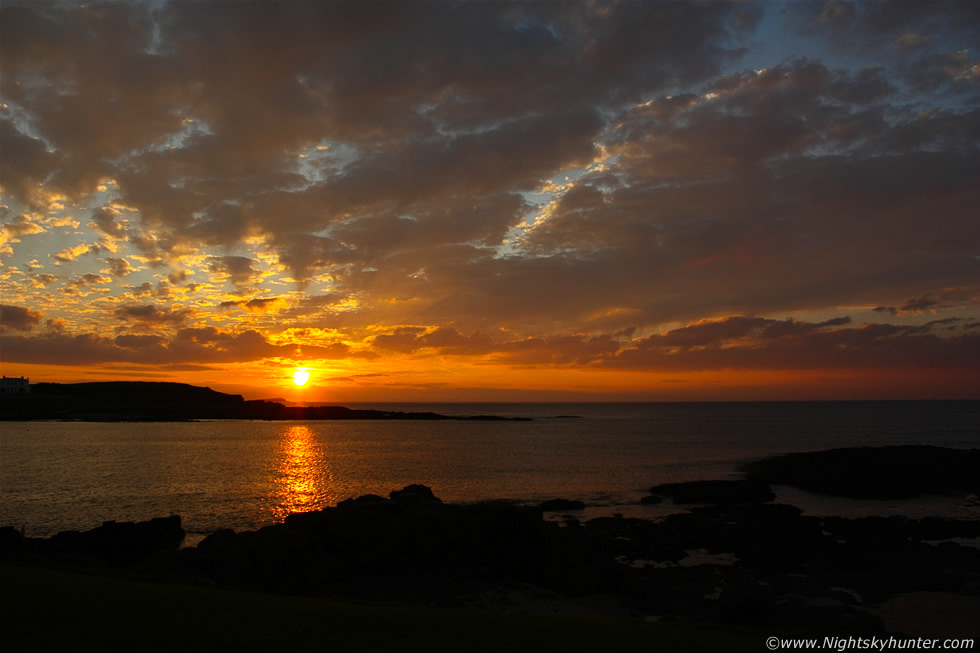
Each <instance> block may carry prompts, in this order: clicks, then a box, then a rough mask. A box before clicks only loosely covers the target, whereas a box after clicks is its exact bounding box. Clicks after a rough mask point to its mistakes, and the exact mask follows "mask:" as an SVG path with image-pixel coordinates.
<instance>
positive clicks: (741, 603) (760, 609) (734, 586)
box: [718, 573, 776, 623]
mask: <svg viewBox="0 0 980 653" xmlns="http://www.w3.org/2000/svg"><path fill="white" fill-rule="evenodd" d="M775 605H776V594H775V592H773V590H772V588H771V587H769V586H768V585H767V584H765V583H762V582H759V581H758V580H756V579H755V578H752V577H751V576H749V575H747V574H744V573H735V574H731V575H730V576H729V577H728V578H726V579H725V585H724V588H723V589H722V591H721V595H720V597H719V599H718V608H719V612H720V615H721V619H722V621H726V622H729V623H756V622H760V621H763V620H765V619H766V618H767V617H768V616H769V614H770V613H771V612H772V610H773V608H774V607H775Z"/></svg>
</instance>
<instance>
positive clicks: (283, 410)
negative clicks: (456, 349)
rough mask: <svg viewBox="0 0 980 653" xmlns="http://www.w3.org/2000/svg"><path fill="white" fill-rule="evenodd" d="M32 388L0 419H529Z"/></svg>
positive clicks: (145, 390) (132, 386)
mask: <svg viewBox="0 0 980 653" xmlns="http://www.w3.org/2000/svg"><path fill="white" fill-rule="evenodd" d="M30 390H31V391H30V392H28V393H22V394H2V395H0V420H70V421H84V422H161V421H163V422H179V421H193V420H202V419H242V420H270V421H303V420H429V421H432V420H457V421H459V420H477V421H527V420H528V419H529V418H525V417H500V416H496V415H458V416H453V415H441V414H439V413H434V412H404V411H391V410H370V409H353V408H346V407H343V406H286V405H284V404H281V403H278V402H274V401H262V400H253V401H246V400H245V398H244V397H242V396H241V395H230V394H225V393H223V392H216V391H214V390H212V389H211V388H202V387H198V386H192V385H187V384H184V383H164V382H148V381H105V382H93V383H36V384H34V385H32V386H30Z"/></svg>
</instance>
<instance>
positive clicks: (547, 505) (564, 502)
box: [538, 499, 585, 512]
mask: <svg viewBox="0 0 980 653" xmlns="http://www.w3.org/2000/svg"><path fill="white" fill-rule="evenodd" d="M538 508H540V509H541V510H544V511H546V512H563V511H566V510H585V503H583V502H582V501H572V500H569V499H551V500H550V501H545V502H543V503H541V504H539V505H538Z"/></svg>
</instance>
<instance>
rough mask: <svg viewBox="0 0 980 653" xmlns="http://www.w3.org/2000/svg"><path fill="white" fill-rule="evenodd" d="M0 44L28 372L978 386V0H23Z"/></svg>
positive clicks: (596, 391) (661, 388)
mask: <svg viewBox="0 0 980 653" xmlns="http://www.w3.org/2000/svg"><path fill="white" fill-rule="evenodd" d="M0 56H2V59H0V94H2V97H0V118H2V126H0V185H2V199H0V204H2V206H0V217H2V223H3V234H2V238H0V257H2V268H0V277H2V287H0V303H2V315H0V361H2V372H3V374H5V375H7V376H21V375H23V376H29V377H30V379H31V382H42V381H55V382H75V381H92V380H157V381H177V382H184V383H192V384H195V385H207V386H210V387H212V388H214V389H216V390H221V391H225V392H234V393H241V394H244V395H245V396H246V397H247V398H266V397H285V398H288V399H297V400H310V401H324V402H338V403H342V402H353V401H450V400H463V401H479V400H486V401H521V400H527V401H543V400H696V399H705V400H714V399H725V400H729V399H828V398H837V399H850V398H854V399H858V398H980V2H969V1H968V2H952V3H944V2H924V1H916V2H902V1H897V2H867V3H861V2H845V1H838V0H832V1H829V2H792V3H790V2H785V3H784V2H778V3H777V2H764V3H753V2H744V3H720V2H710V3H703V4H702V3H693V2H626V3H615V2H603V1H594V2H592V1H589V2H424V3H423V2H397V3H395V2H385V3H382V2H358V3H352V4H348V3H343V2H299V3H292V2H241V3H239V2H221V3H218V2H195V3H192V2H183V1H181V2H160V1H156V2H145V3H135V2H134V3H111V4H102V3H98V2H92V3H89V4H88V5H84V6H82V5H80V4H77V3H49V2H44V3H33V2H31V3H28V2H23V3H18V2H13V1H10V0H4V2H3V4H2V7H0ZM297 368H306V370H307V371H308V372H309V374H310V379H309V382H308V383H307V384H306V385H305V386H303V387H299V386H297V385H295V384H294V383H293V374H294V372H295V371H296V369H297Z"/></svg>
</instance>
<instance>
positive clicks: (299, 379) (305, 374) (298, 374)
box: [293, 367, 310, 385]
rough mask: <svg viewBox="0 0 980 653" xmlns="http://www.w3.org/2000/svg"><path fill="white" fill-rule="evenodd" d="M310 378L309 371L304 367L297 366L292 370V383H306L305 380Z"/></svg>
mask: <svg viewBox="0 0 980 653" xmlns="http://www.w3.org/2000/svg"><path fill="white" fill-rule="evenodd" d="M309 380H310V371H309V370H308V369H306V368H305V367H297V368H296V371H295V372H293V383H295V384H296V385H306V382H307V381H309Z"/></svg>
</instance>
